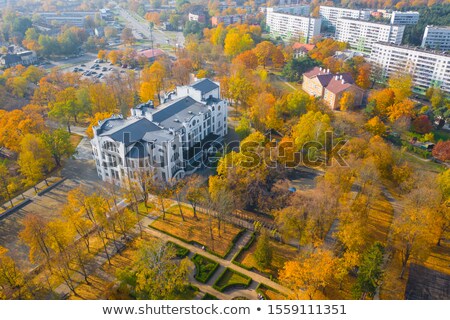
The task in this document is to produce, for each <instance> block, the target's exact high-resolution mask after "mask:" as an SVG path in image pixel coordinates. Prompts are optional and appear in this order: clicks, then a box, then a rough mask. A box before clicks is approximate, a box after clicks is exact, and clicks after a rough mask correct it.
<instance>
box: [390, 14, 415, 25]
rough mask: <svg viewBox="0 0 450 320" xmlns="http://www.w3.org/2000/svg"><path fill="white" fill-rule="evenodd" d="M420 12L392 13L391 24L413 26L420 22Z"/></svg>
mask: <svg viewBox="0 0 450 320" xmlns="http://www.w3.org/2000/svg"><path fill="white" fill-rule="evenodd" d="M419 16H420V14H419V12H417V11H405V12H402V11H394V12H392V13H391V24H400V25H413V24H417V22H419Z"/></svg>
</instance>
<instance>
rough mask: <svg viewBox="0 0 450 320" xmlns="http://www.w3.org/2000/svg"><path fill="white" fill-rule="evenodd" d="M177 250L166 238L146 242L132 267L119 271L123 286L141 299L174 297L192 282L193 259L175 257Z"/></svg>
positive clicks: (141, 246) (139, 250) (141, 245)
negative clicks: (190, 278) (190, 280)
mask: <svg viewBox="0 0 450 320" xmlns="http://www.w3.org/2000/svg"><path fill="white" fill-rule="evenodd" d="M175 257H176V250H175V248H174V247H173V246H171V245H169V244H167V243H164V242H162V241H152V242H142V243H140V245H139V249H138V252H137V254H136V256H135V257H134V259H133V265H132V267H131V268H127V269H125V270H119V271H118V278H119V280H121V282H122V285H125V286H128V287H129V288H130V289H131V291H132V292H133V293H134V294H135V295H136V297H137V299H174V298H176V297H177V295H179V294H180V293H183V292H184V291H185V290H186V289H187V287H188V284H189V280H188V275H189V274H190V273H191V270H192V262H190V261H189V259H187V258H185V259H183V260H181V261H178V260H176V259H175Z"/></svg>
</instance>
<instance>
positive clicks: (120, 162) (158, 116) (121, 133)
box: [91, 79, 227, 185]
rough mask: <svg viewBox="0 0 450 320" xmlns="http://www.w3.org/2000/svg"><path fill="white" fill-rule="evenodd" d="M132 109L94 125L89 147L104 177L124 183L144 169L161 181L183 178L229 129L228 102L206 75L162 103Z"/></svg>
mask: <svg viewBox="0 0 450 320" xmlns="http://www.w3.org/2000/svg"><path fill="white" fill-rule="evenodd" d="M131 113H132V114H131V117H129V118H128V119H124V118H123V117H122V116H121V115H120V116H113V117H111V118H109V119H106V120H104V121H100V122H99V125H98V126H96V127H94V128H93V131H94V138H93V139H92V140H91V144H92V150H93V154H94V159H95V161H96V166H97V173H98V175H99V177H101V178H102V179H103V180H104V181H110V182H113V183H116V184H120V185H123V184H124V183H127V182H128V181H129V179H131V180H133V179H138V175H139V174H140V172H142V170H144V171H153V172H154V175H155V177H157V178H159V179H163V180H169V179H172V178H175V179H177V178H180V177H183V176H184V175H186V174H189V173H191V172H193V171H195V170H196V169H197V168H199V167H200V166H201V164H202V163H203V161H205V160H206V158H207V156H208V152H214V151H215V150H217V149H218V148H220V146H221V144H220V142H221V140H222V138H223V136H225V135H226V133H227V102H226V101H224V100H222V99H221V98H220V86H219V84H218V83H215V82H213V81H211V80H209V79H201V80H198V81H196V82H195V83H193V84H191V85H190V86H182V87H177V89H176V90H175V91H173V92H170V93H169V94H167V95H166V97H165V98H164V103H163V104H162V105H160V106H158V107H153V103H151V102H148V103H144V104H141V105H138V106H137V107H135V108H133V109H132V112H131Z"/></svg>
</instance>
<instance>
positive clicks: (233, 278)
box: [213, 268, 252, 292]
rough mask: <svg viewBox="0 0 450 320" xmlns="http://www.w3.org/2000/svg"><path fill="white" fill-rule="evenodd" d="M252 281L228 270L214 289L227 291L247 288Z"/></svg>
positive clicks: (217, 281) (215, 284)
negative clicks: (237, 287)
mask: <svg viewBox="0 0 450 320" xmlns="http://www.w3.org/2000/svg"><path fill="white" fill-rule="evenodd" d="M251 281H252V279H251V278H250V277H248V276H245V275H243V274H241V273H239V272H237V271H235V270H233V269H230V268H226V269H225V271H224V272H223V273H222V274H221V275H220V277H219V278H218V279H217V280H216V282H215V283H214V286H213V287H214V289H216V290H218V291H221V292H223V291H225V290H226V289H227V288H230V287H235V286H241V287H244V288H247V287H248V286H249V284H250V282H251Z"/></svg>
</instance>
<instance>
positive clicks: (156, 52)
mask: <svg viewBox="0 0 450 320" xmlns="http://www.w3.org/2000/svg"><path fill="white" fill-rule="evenodd" d="M137 54H138V56H144V57H146V58H147V59H151V58H156V57H159V56H161V55H164V54H166V53H165V52H164V51H162V50H161V49H148V50H142V51H139V52H138V53H137Z"/></svg>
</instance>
